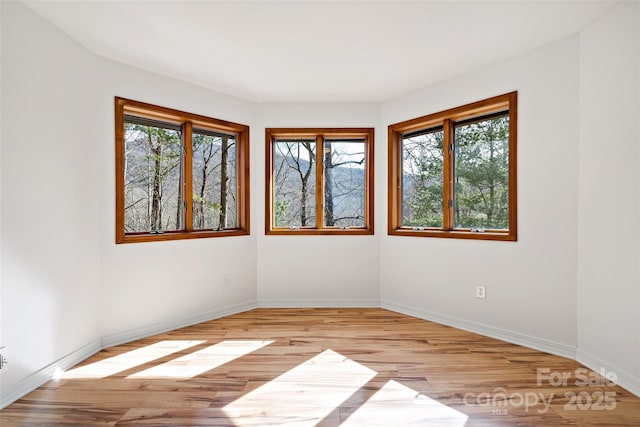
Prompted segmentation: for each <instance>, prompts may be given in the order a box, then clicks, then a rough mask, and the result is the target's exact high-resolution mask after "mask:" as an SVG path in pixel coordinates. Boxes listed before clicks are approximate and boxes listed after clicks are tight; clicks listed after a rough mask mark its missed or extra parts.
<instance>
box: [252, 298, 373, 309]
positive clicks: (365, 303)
mask: <svg viewBox="0 0 640 427" xmlns="http://www.w3.org/2000/svg"><path fill="white" fill-rule="evenodd" d="M258 307H260V308H345V307H351V308H380V300H377V299H320V300H317V299H314V300H294V299H262V300H258Z"/></svg>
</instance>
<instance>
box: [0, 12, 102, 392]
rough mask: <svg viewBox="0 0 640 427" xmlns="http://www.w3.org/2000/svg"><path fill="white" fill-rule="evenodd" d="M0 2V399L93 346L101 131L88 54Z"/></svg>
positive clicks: (40, 22) (35, 19) (93, 60)
mask: <svg viewBox="0 0 640 427" xmlns="http://www.w3.org/2000/svg"><path fill="white" fill-rule="evenodd" d="M0 7H1V8H2V83H1V84H2V87H1V91H2V135H1V136H2V148H1V150H2V155H1V157H2V168H1V169H2V179H1V181H2V219H1V223H2V225H1V226H2V307H1V311H2V315H1V316H2V321H1V328H2V333H1V336H2V343H1V345H5V346H6V349H5V350H4V351H3V354H5V355H6V357H7V359H8V362H9V365H8V366H9V368H8V371H7V372H5V373H3V374H2V378H1V386H2V398H3V400H4V398H5V396H9V395H13V394H14V393H18V394H19V393H20V392H21V388H20V384H22V385H26V386H28V385H29V384H33V383H32V382H30V381H31V380H33V381H36V382H37V381H38V378H37V377H38V375H37V372H38V371H39V370H40V369H41V368H43V367H45V366H47V365H49V364H50V363H51V362H53V361H56V360H58V359H60V358H62V357H63V356H66V355H68V354H69V353H71V352H74V351H76V350H78V349H81V348H83V347H85V346H88V349H87V350H86V351H89V352H90V351H91V349H93V350H95V349H97V348H99V341H97V340H98V337H99V325H98V309H97V308H98V301H99V294H98V289H99V283H100V276H99V266H98V263H99V237H100V234H99V226H100V223H99V221H98V218H99V213H98V205H99V197H100V195H99V193H98V192H97V191H96V184H97V183H98V182H99V181H98V176H97V174H96V167H97V166H98V164H99V163H100V158H99V157H97V156H96V154H97V145H98V140H99V139H100V137H101V135H100V134H99V132H98V127H97V123H98V121H97V116H96V114H95V109H93V108H90V106H95V105H96V101H97V99H98V98H97V96H98V93H97V91H96V85H97V83H98V81H97V80H96V79H95V75H96V74H95V72H96V66H97V61H96V58H95V57H94V56H93V55H92V54H90V53H88V52H87V51H86V50H85V49H84V48H82V47H80V46H79V45H77V44H76V43H75V42H74V41H72V40H71V39H70V38H69V37H67V36H66V35H65V34H63V33H62V32H60V31H59V30H57V29H55V28H54V27H53V26H51V25H50V24H49V23H48V22H46V21H44V20H43V19H41V18H40V17H38V16H37V15H35V14H34V13H32V12H31V11H29V10H28V9H27V8H26V7H25V6H23V5H22V4H20V3H14V2H1V6H0ZM25 379H26V382H25ZM20 381H22V383H21V382H20ZM36 385H37V384H36ZM0 403H1V402H0Z"/></svg>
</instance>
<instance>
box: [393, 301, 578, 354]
mask: <svg viewBox="0 0 640 427" xmlns="http://www.w3.org/2000/svg"><path fill="white" fill-rule="evenodd" d="M381 307H382V308H384V309H387V310H391V311H395V312H398V313H401V314H406V315H409V316H413V317H417V318H419V319H424V320H429V321H432V322H436V323H441V324H443V325H447V326H452V327H454V328H457V329H462V330H463V331H469V332H473V333H476V334H480V335H484V336H487V337H490V338H495V339H499V340H502V341H506V342H510V343H512V344H517V345H521V346H524V347H529V348H532V349H534V350H539V351H544V352H545V353H551V354H555V355H556V356H562V357H567V358H569V359H573V360H575V358H576V348H575V347H572V346H570V345H566V344H561V343H558V342H555V341H550V340H546V339H544V338H538V337H534V336H532V335H527V334H522V333H520V332H514V331H509V330H507V329H501V328H496V327H494V326H489V325H483V324H482V323H477V322H472V321H469V320H465V319H460V318H458V317H454V316H448V315H445V314H440V313H434V312H430V311H427V310H423V309H421V308H418V307H411V306H408V305H405V304H399V303H395V302H392V301H386V300H383V301H382V304H381Z"/></svg>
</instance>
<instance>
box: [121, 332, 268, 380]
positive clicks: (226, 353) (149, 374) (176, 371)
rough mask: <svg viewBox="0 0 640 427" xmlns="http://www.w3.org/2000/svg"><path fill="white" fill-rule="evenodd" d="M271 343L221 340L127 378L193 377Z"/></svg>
mask: <svg viewBox="0 0 640 427" xmlns="http://www.w3.org/2000/svg"><path fill="white" fill-rule="evenodd" d="M271 343H273V341H258V340H249V341H247V340H244V341H240V340H237V341H236V340H234V341H222V342H220V343H217V344H214V345H212V346H209V347H207V348H204V349H202V350H198V351H195V352H193V353H190V354H187V355H185V356H181V357H178V358H176V359H173V360H170V361H168V362H166V363H163V364H161V365H157V366H153V367H151V368H149V369H145V370H144V371H141V372H136V373H135V374H132V375H129V376H128V377H127V378H193V377H195V376H197V375H201V374H203V373H205V372H207V371H210V370H212V369H215V368H217V367H219V366H222V365H224V364H225V363H228V362H231V361H232V360H234V359H237V358H238V357H242V356H245V355H247V354H249V353H252V352H254V351H256V350H259V349H261V348H262V347H265V346H267V345H269V344H271Z"/></svg>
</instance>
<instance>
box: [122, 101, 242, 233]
mask: <svg viewBox="0 0 640 427" xmlns="http://www.w3.org/2000/svg"><path fill="white" fill-rule="evenodd" d="M115 107H116V120H115V122H116V243H132V242H149V241H157V240H176V239H190V238H200V237H219V236H237V235H243V234H249V128H248V127H247V126H245V125H241V124H237V123H231V122H226V121H222V120H217V119H212V118H210V117H204V116H199V115H196V114H190V113H185V112H182V111H177V110H172V109H169V108H164V107H158V106H155V105H150V104H145V103H142V102H138V101H131V100H128V99H123V98H117V97H116V99H115Z"/></svg>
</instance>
